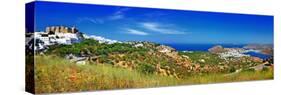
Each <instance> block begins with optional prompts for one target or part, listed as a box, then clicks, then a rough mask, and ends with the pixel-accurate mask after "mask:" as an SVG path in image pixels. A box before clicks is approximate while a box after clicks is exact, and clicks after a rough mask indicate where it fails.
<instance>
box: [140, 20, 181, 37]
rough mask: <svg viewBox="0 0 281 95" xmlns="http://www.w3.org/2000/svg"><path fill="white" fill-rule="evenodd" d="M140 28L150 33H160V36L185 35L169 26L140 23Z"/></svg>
mask: <svg viewBox="0 0 281 95" xmlns="http://www.w3.org/2000/svg"><path fill="white" fill-rule="evenodd" d="M140 24H141V26H142V27H143V28H145V29H148V30H151V31H155V32H158V33H162V34H185V33H186V32H183V31H178V30H176V29H175V27H172V26H171V25H166V26H164V25H161V24H159V23H155V22H144V23H140Z"/></svg>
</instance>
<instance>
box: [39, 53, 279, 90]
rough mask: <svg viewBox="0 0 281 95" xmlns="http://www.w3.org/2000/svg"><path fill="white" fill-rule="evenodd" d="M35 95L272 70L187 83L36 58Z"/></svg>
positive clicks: (262, 75)
mask: <svg viewBox="0 0 281 95" xmlns="http://www.w3.org/2000/svg"><path fill="white" fill-rule="evenodd" d="M35 61H36V63H35V64H36V65H35V92H36V93H54V92H73V91H88V90H107V89H122V88H142V87H156V86H175V85H183V84H201V83H217V82H234V81H246V80H262V79H272V78H273V70H272V69H268V70H266V71H258V72H256V71H245V72H241V73H239V74H236V75H232V76H224V74H208V75H207V74H203V75H195V76H189V77H187V78H186V79H176V78H173V77H164V76H159V75H156V74H144V73H141V72H139V71H138V70H128V69H124V68H119V67H114V66H113V65H110V64H93V65H76V64H74V63H70V62H69V61H67V60H64V59H62V58H60V57H57V56H36V57H35Z"/></svg>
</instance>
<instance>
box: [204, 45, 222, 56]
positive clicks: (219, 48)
mask: <svg viewBox="0 0 281 95" xmlns="http://www.w3.org/2000/svg"><path fill="white" fill-rule="evenodd" d="M208 51H209V52H211V53H215V54H218V53H223V52H226V50H225V49H224V48H223V47H222V46H220V45H216V46H214V47H212V48H210V49H208Z"/></svg>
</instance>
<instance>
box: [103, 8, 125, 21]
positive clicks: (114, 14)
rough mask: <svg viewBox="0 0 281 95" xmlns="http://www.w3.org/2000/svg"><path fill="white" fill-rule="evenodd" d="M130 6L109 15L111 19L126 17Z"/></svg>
mask: <svg viewBox="0 0 281 95" xmlns="http://www.w3.org/2000/svg"><path fill="white" fill-rule="evenodd" d="M129 9H130V8H121V9H119V10H118V11H116V12H115V13H113V14H112V15H111V16H109V17H108V19H109V20H119V19H123V18H124V17H125V15H124V14H125V12H126V11H128V10H129Z"/></svg>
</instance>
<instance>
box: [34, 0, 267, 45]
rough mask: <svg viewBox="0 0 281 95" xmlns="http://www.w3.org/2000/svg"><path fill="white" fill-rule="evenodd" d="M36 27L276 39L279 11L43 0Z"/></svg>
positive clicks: (186, 38)
mask: <svg viewBox="0 0 281 95" xmlns="http://www.w3.org/2000/svg"><path fill="white" fill-rule="evenodd" d="M35 18H36V21H35V22H36V31H43V30H45V27H47V26H54V25H63V26H69V27H71V26H76V27H77V28H78V29H79V30H80V31H81V32H83V33H86V34H88V35H97V36H103V37H105V38H109V39H114V40H120V41H152V42H157V43H182V44H185V43H200V44H202V43H204V44H205V43H211V44H249V43H263V44H264V43H266V44H272V43H273V16H261V15H241V14H225V13H212V12H198V11H180V10H167V9H152V8H135V7H120V6H102V5H86V4H70V3H51V2H37V3H36V8H35Z"/></svg>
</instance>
